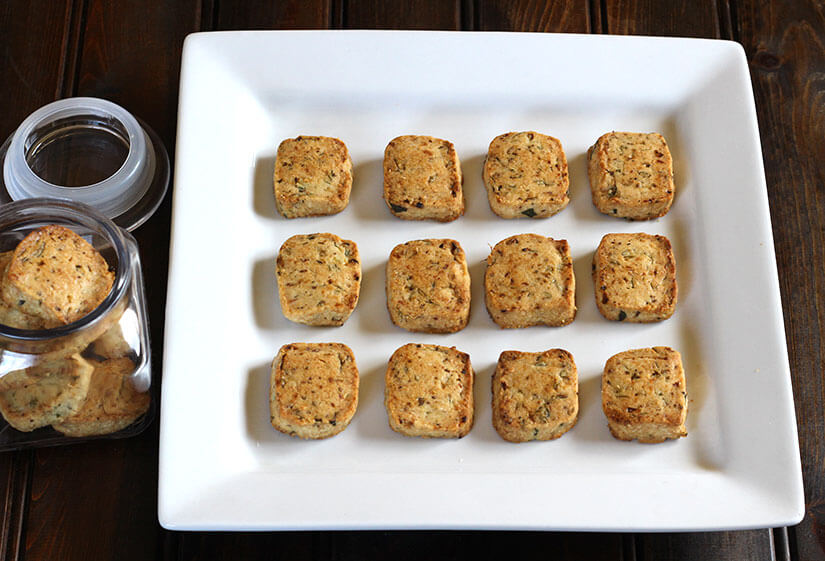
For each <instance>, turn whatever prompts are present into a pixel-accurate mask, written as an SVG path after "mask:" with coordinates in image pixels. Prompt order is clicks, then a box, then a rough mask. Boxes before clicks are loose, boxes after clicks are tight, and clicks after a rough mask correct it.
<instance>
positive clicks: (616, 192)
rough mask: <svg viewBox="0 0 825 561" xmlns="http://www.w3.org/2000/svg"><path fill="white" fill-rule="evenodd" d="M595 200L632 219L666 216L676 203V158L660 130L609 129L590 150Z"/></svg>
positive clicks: (604, 209) (605, 208)
mask: <svg viewBox="0 0 825 561" xmlns="http://www.w3.org/2000/svg"><path fill="white" fill-rule="evenodd" d="M587 159H588V162H587V175H588V177H589V178H590V191H591V194H592V195H593V204H594V205H595V206H596V208H597V209H598V210H599V212H602V213H604V214H608V215H610V216H616V217H619V218H627V219H630V220H649V219H651V218H658V217H660V216H664V215H665V214H667V212H668V211H669V210H670V206H671V205H672V204H673V193H674V191H675V188H674V185H673V159H672V158H671V156H670V150H669V149H668V147H667V142H665V139H664V137H662V135H661V134H658V133H655V132H651V133H639V132H609V133H607V134H604V135H602V136H601V137H600V138H599V139H598V140H597V141H596V144H594V145H593V146H591V147H590V149H589V150H588V151H587Z"/></svg>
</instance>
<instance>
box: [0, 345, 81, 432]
mask: <svg viewBox="0 0 825 561" xmlns="http://www.w3.org/2000/svg"><path fill="white" fill-rule="evenodd" d="M92 370H94V368H93V367H92V365H91V364H90V363H88V362H86V360H84V359H83V358H82V357H80V355H72V356H70V357H68V358H65V359H60V360H54V361H50V362H44V363H41V364H38V365H36V366H32V367H30V368H26V369H25V370H15V371H13V372H9V373H8V374H5V375H4V376H3V377H2V378H0V412H2V414H3V418H4V419H6V422H8V423H9V424H10V425H11V426H12V427H14V428H16V429H17V430H19V431H23V432H30V431H33V430H34V429H37V428H40V427H45V426H46V425H50V424H52V423H59V422H61V421H62V420H64V419H66V418H67V417H69V416H71V415H73V414H74V413H76V412H77V411H79V410H80V408H81V406H82V405H83V402H84V400H85V399H86V394H87V392H88V390H89V381H90V380H91V376H92Z"/></svg>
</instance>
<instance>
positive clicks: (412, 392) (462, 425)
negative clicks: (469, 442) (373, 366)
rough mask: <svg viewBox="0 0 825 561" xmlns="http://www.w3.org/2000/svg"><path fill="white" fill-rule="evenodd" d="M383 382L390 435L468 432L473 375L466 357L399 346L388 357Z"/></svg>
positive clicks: (451, 350)
mask: <svg viewBox="0 0 825 561" xmlns="http://www.w3.org/2000/svg"><path fill="white" fill-rule="evenodd" d="M385 382H386V386H385V405H386V407H387V413H388V414H389V417H390V424H391V426H392V427H393V429H394V430H397V431H398V432H402V433H404V434H408V435H411V436H430V437H444V436H452V437H460V436H464V435H465V434H467V432H469V430H470V428H471V427H472V424H473V394H472V392H473V372H472V368H471V366H470V357H469V355H467V354H466V353H463V352H461V351H458V350H456V349H455V348H454V347H453V348H448V347H442V346H439V345H422V344H412V343H411V344H407V345H404V346H403V347H400V348H399V349H397V350H396V351H395V353H393V355H392V357H391V358H390V361H389V365H388V368H387V374H386V380H385Z"/></svg>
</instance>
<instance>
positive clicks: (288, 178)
mask: <svg viewBox="0 0 825 561" xmlns="http://www.w3.org/2000/svg"><path fill="white" fill-rule="evenodd" d="M274 182H275V202H276V205H277V207H278V211H279V212H280V213H281V214H283V215H284V216H285V217H287V218H296V217H301V216H319V215H326V214H334V213H337V212H340V211H341V210H343V209H344V208H345V207H346V205H347V203H348V202H349V195H350V191H351V189H352V162H351V160H350V156H349V151H348V150H347V146H346V145H345V144H344V143H343V142H342V141H341V140H339V139H337V138H331V137H327V136H299V137H297V138H288V139H286V140H284V141H283V142H281V144H280V146H278V154H277V156H276V159H275V177H274Z"/></svg>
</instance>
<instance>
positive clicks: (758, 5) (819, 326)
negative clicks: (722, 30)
mask: <svg viewBox="0 0 825 561" xmlns="http://www.w3.org/2000/svg"><path fill="white" fill-rule="evenodd" d="M734 7H735V11H734V13H735V16H736V18H735V21H734V28H735V29H736V30H737V32H738V35H739V37H738V38H739V40H740V41H741V42H742V44H743V45H744V47H745V51H746V53H747V56H748V61H749V63H750V68H751V78H752V80H753V87H754V93H755V96H756V107H757V113H758V116H759V128H760V132H761V135H762V149H763V154H764V158H765V171H766V175H767V182H768V197H769V199H770V206H771V218H772V221H773V235H774V242H775V245H776V256H777V262H778V266H779V283H780V289H781V291H782V302H783V308H784V314H785V332H786V335H787V338H788V351H789V355H790V364H791V374H792V378H793V389H794V396H795V400H796V416H797V422H798V427H799V440H800V446H801V453H802V471H803V477H804V480H805V500H806V504H807V516H806V517H805V519H804V520H803V522H802V524H800V525H799V526H797V527H796V528H794V529H792V531H791V544H790V549H791V552H792V553H796V557H797V558H798V559H806V560H809V559H810V560H816V559H825V469H823V465H825V444H823V440H822V435H823V434H825V414H823V411H825V383H823V375H822V372H823V367H822V366H823V364H825V346H824V345H825V340H823V334H825V275H823V274H822V262H823V260H825V193H823V190H822V186H823V185H825V168H823V166H822V165H821V162H822V161H823V159H824V158H825V145H823V142H822V138H823V134H825V114H824V113H823V110H822V99H823V96H824V95H825V82H823V80H822V76H823V75H825V46H824V45H825V6H823V5H822V4H821V3H818V2H803V1H799V2H780V1H773V2H763V1H752V0H742V1H739V0H737V1H736V2H735V3H734Z"/></svg>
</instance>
